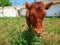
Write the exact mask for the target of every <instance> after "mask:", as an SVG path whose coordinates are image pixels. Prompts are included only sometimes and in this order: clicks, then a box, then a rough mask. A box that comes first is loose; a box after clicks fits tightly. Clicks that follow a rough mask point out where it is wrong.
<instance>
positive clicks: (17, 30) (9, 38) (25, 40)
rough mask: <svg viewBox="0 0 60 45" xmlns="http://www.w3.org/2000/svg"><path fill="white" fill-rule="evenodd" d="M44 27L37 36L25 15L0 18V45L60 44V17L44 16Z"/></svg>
mask: <svg viewBox="0 0 60 45" xmlns="http://www.w3.org/2000/svg"><path fill="white" fill-rule="evenodd" d="M43 28H44V33H43V34H42V35H41V36H40V37H37V36H36V35H35V34H34V33H33V31H32V29H28V27H27V25H26V20H25V17H16V18H12V17H9V18H7V17H5V18H0V45H60V18H44V21H43Z"/></svg>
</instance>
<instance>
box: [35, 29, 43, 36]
mask: <svg viewBox="0 0 60 45" xmlns="http://www.w3.org/2000/svg"><path fill="white" fill-rule="evenodd" d="M34 33H35V34H37V36H39V35H40V34H42V33H43V30H42V29H41V30H38V29H34Z"/></svg>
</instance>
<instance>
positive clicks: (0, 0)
mask: <svg viewBox="0 0 60 45" xmlns="http://www.w3.org/2000/svg"><path fill="white" fill-rule="evenodd" d="M11 5H12V3H11V2H10V1H9V0H0V6H3V7H4V6H11Z"/></svg>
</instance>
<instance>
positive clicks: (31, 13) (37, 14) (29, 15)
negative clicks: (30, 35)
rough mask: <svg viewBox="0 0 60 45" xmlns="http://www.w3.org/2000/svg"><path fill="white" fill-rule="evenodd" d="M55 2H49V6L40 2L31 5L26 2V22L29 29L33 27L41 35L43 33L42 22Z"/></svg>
mask: <svg viewBox="0 0 60 45" xmlns="http://www.w3.org/2000/svg"><path fill="white" fill-rule="evenodd" d="M52 4H53V2H49V3H47V4H44V3H42V2H41V1H40V2H33V3H31V4H29V3H28V2H26V4H25V5H26V8H27V11H26V22H27V25H28V27H30V26H32V27H33V31H34V32H35V33H36V34H37V35H40V34H41V33H42V32H43V29H42V22H43V19H44V16H45V15H46V10H47V9H49V8H50V7H51V5H52Z"/></svg>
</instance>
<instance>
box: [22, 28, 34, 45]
mask: <svg viewBox="0 0 60 45" xmlns="http://www.w3.org/2000/svg"><path fill="white" fill-rule="evenodd" d="M22 38H23V39H24V42H22V45H33V44H32V42H33V41H34V39H35V34H34V33H33V30H32V28H29V29H27V30H25V31H23V32H22Z"/></svg>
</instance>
